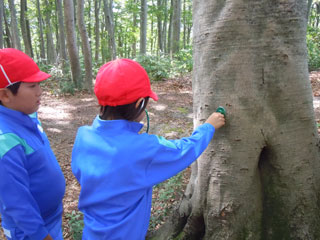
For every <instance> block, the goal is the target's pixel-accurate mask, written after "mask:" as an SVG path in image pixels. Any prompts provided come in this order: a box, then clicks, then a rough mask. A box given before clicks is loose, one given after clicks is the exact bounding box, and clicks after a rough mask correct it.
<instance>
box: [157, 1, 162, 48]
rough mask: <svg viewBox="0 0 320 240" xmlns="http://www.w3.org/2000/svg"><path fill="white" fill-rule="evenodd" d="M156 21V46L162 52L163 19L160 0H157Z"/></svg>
mask: <svg viewBox="0 0 320 240" xmlns="http://www.w3.org/2000/svg"><path fill="white" fill-rule="evenodd" d="M157 9H158V11H157V21H158V22H157V23H158V48H159V50H160V52H161V53H162V52H163V36H162V35H163V32H162V31H163V27H162V24H163V21H162V11H161V10H162V0H157Z"/></svg>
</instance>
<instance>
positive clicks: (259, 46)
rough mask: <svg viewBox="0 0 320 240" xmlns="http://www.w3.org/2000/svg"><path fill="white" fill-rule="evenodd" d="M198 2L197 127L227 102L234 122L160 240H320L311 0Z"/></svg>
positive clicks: (198, 166) (199, 168)
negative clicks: (309, 57)
mask: <svg viewBox="0 0 320 240" xmlns="http://www.w3.org/2000/svg"><path fill="white" fill-rule="evenodd" d="M193 4H194V9H193V14H194V64H195V66H196V67H195V69H194V73H193V83H194V84H193V91H194V122H195V125H199V124H200V123H202V122H203V121H204V120H205V119H206V118H207V117H208V116H209V114H210V113H211V112H213V111H214V110H215V109H216V108H217V106H218V105H223V106H224V107H226V109H227V112H228V113H227V125H226V126H225V128H224V129H221V130H219V131H218V132H216V134H215V138H214V141H213V144H212V145H210V146H209V148H208V149H207V150H206V151H205V153H204V154H203V155H202V156H201V158H200V159H198V161H197V162H196V163H195V164H193V165H192V173H191V179H190V182H189V184H188V187H187V190H186V192H185V197H184V199H183V201H182V202H181V204H180V207H179V208H178V209H177V211H176V212H175V216H174V217H173V218H172V219H171V221H169V222H168V223H167V224H166V226H165V227H164V228H163V231H161V232H159V234H160V235H161V234H162V235H161V236H162V237H160V238H157V239H168V236H175V237H176V238H175V239H252V240H253V239H254V240H258V239H270V240H271V239H288V240H289V239H320V228H319V222H320V219H319V217H320V212H319V202H320V201H319V200H320V199H319V193H320V192H319V186H320V185H319V177H320V168H319V163H320V162H319V160H320V156H319V138H318V133H317V129H316V125H315V119H314V113H313V104H312V93H311V86H310V81H309V79H308V67H307V51H306V43H305V36H306V26H307V24H306V13H307V2H306V1H298V0H290V1H285V2H272V3H270V1H268V0H263V1H260V0H255V1H250V2H247V1H244V0H237V1H236V0H234V1H226V2H225V1H223V2H222V1H212V2H210V3H209V2H208V1H205V0H196V1H194V2H193ZM177 236H178V237H177Z"/></svg>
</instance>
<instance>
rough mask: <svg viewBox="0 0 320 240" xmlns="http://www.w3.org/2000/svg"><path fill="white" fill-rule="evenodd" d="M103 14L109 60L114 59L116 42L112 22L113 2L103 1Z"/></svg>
mask: <svg viewBox="0 0 320 240" xmlns="http://www.w3.org/2000/svg"><path fill="white" fill-rule="evenodd" d="M104 14H105V24H106V30H107V32H108V40H109V50H110V54H111V59H116V57H117V50H116V41H115V36H114V32H115V31H114V20H113V0H104Z"/></svg>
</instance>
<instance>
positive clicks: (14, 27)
mask: <svg viewBox="0 0 320 240" xmlns="http://www.w3.org/2000/svg"><path fill="white" fill-rule="evenodd" d="M8 2H9V8H10V13H11V24H10V25H11V36H12V45H13V47H14V48H17V49H19V50H21V43H20V37H19V30H18V23H17V14H16V9H15V4H14V0H8Z"/></svg>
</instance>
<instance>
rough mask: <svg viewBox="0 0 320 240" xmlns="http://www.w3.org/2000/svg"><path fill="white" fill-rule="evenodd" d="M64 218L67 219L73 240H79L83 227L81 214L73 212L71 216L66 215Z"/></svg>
mask: <svg viewBox="0 0 320 240" xmlns="http://www.w3.org/2000/svg"><path fill="white" fill-rule="evenodd" d="M66 217H67V219H68V225H69V228H70V232H71V234H72V238H73V240H81V239H82V230H83V227H84V224H83V214H82V213H81V212H78V211H74V210H73V211H72V212H71V214H66Z"/></svg>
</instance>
